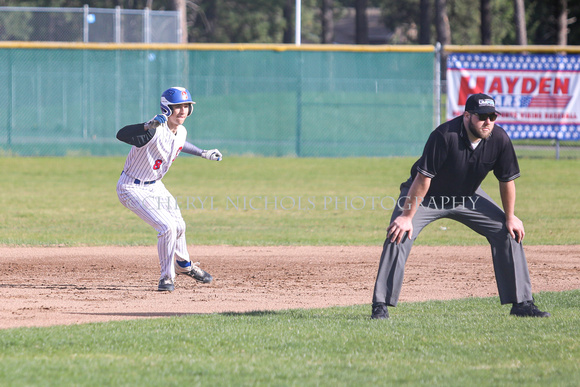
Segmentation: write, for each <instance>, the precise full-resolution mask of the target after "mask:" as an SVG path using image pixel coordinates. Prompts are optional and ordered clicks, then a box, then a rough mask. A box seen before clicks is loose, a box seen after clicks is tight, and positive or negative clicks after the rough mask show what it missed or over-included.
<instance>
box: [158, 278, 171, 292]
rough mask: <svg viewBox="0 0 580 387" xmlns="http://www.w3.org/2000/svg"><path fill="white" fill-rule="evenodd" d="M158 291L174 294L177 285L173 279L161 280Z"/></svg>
mask: <svg viewBox="0 0 580 387" xmlns="http://www.w3.org/2000/svg"><path fill="white" fill-rule="evenodd" d="M157 290H158V291H160V292H172V291H174V290H175V285H174V284H173V280H172V279H171V278H161V279H160V280H159V285H158V286H157Z"/></svg>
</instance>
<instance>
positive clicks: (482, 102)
mask: <svg viewBox="0 0 580 387" xmlns="http://www.w3.org/2000/svg"><path fill="white" fill-rule="evenodd" d="M479 106H493V107H495V103H494V102H493V99H480V100H479Z"/></svg>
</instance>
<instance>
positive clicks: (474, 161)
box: [411, 116, 520, 197]
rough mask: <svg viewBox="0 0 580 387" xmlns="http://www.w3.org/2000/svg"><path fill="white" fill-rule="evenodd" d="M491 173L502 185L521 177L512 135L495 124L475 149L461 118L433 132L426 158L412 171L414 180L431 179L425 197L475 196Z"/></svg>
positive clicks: (424, 151)
mask: <svg viewBox="0 0 580 387" xmlns="http://www.w3.org/2000/svg"><path fill="white" fill-rule="evenodd" d="M490 171H493V173H494V175H495V177H496V178H497V179H498V180H499V181H501V182H508V181H511V180H514V179H516V178H518V177H519V176H520V168H519V165H518V161H517V158H516V153H515V151H514V147H513V145H512V142H511V141H510V138H509V136H508V135H507V133H506V132H505V130H504V129H503V128H502V127H500V126H499V125H495V126H494V129H493V131H492V133H491V135H490V136H489V137H488V138H487V139H485V140H481V141H480V143H479V145H478V146H477V147H476V148H475V149H472V147H471V142H470V141H469V137H468V136H467V132H466V129H465V127H464V125H463V116H459V117H456V118H454V119H452V120H450V121H447V122H446V123H443V124H441V125H440V126H438V127H437V128H436V129H435V130H434V131H433V132H431V135H430V136H429V139H428V140H427V143H426V144H425V148H424V150H423V155H422V156H421V158H420V159H419V160H417V162H416V163H415V164H414V165H413V167H412V168H411V179H414V178H415V176H417V173H421V174H422V175H425V176H427V177H429V178H431V185H430V187H429V191H428V192H427V195H426V197H441V196H447V197H452V196H472V195H473V194H474V193H475V191H476V190H477V188H478V187H479V186H480V185H481V182H482V181H483V179H485V177H486V176H487V174H488V172H490Z"/></svg>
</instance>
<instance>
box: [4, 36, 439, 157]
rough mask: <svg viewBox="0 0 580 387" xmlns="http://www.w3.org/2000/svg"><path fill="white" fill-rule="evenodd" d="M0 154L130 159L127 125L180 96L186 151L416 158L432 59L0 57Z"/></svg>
mask: <svg viewBox="0 0 580 387" xmlns="http://www.w3.org/2000/svg"><path fill="white" fill-rule="evenodd" d="M0 58H1V60H0V82H1V83H2V84H3V85H4V87H2V88H1V89H0V104H1V105H2V106H3V107H4V109H2V111H1V112H0V129H1V133H0V154H2V153H3V154H8V155H10V154H16V155H25V156H26V155H42V156H44V155H124V154H126V153H127V151H128V148H127V147H128V146H127V145H125V144H122V143H120V142H119V141H117V140H116V139H115V134H116V132H117V130H118V129H120V128H121V127H123V126H124V125H127V124H131V123H135V122H144V121H146V120H148V119H150V118H151V117H152V116H154V115H155V114H157V113H159V112H160V110H159V97H160V95H161V93H162V92H163V90H165V89H167V88H169V87H171V86H184V87H186V88H188V89H189V90H190V91H191V94H192V96H193V98H194V100H195V101H196V102H197V105H196V107H195V111H194V113H193V115H192V116H191V117H189V118H188V120H187V121H186V122H185V126H186V127H187V129H188V140H189V141H190V142H192V143H194V144H196V145H198V146H199V147H202V148H209V147H212V148H214V147H217V148H219V149H220V150H222V151H223V152H224V154H226V155H227V154H238V155H239V154H242V155H243V154H256V155H265V156H300V157H343V156H401V155H418V154H420V152H421V150H422V146H423V144H424V142H425V140H426V138H427V136H428V134H429V132H430V131H431V130H432V129H433V125H434V117H433V112H434V108H433V106H434V97H433V95H434V82H433V80H434V55H433V53H431V52H348V51H298V50H296V51H277V50H237V51H236V50H230V51H227V50H198V51H196V50H134V49H133V50H123V49H119V50H90V49H30V48H6V49H0Z"/></svg>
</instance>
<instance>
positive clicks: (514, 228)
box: [505, 215, 526, 243]
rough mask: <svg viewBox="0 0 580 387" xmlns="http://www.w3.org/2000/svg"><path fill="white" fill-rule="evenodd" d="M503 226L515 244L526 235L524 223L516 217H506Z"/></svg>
mask: <svg viewBox="0 0 580 387" xmlns="http://www.w3.org/2000/svg"><path fill="white" fill-rule="evenodd" d="M505 226H506V227H507V229H508V232H509V233H510V235H511V236H512V238H514V239H515V240H516V242H518V243H520V242H521V241H523V240H524V236H525V235H526V232H525V230H524V223H523V222H522V221H521V220H520V219H519V218H518V217H517V216H515V215H513V216H511V217H506V220H505Z"/></svg>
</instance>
